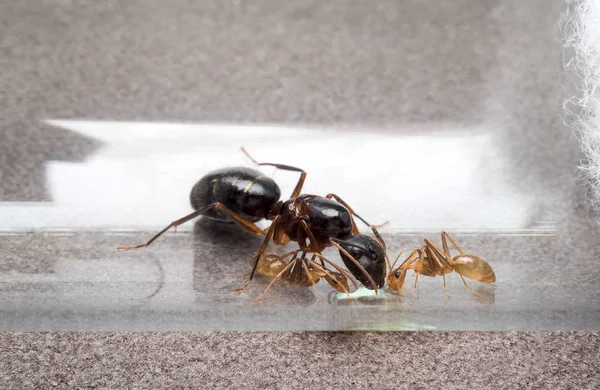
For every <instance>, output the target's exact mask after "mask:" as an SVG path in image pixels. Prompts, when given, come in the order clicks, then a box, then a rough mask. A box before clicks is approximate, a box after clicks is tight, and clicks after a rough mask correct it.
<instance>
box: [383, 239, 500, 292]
mask: <svg viewBox="0 0 600 390" xmlns="http://www.w3.org/2000/svg"><path fill="white" fill-rule="evenodd" d="M441 235H442V246H443V250H441V249H440V248H439V247H438V246H437V245H435V244H434V243H433V242H431V241H430V240H428V239H425V245H423V246H422V247H420V248H418V249H415V250H414V251H412V252H411V254H410V255H409V256H408V257H407V258H406V260H404V262H403V263H402V264H400V266H399V267H398V268H396V269H394V266H395V265H396V262H397V261H398V259H399V258H400V255H401V254H402V252H400V253H399V254H398V256H397V257H396V260H394V264H392V266H391V267H390V269H391V271H390V273H389V275H388V277H387V282H388V287H389V288H390V289H392V290H395V291H399V292H401V293H404V292H403V291H402V286H403V285H404V279H405V278H406V273H407V271H408V270H410V269H412V270H414V271H415V273H416V279H415V289H416V288H417V282H418V281H419V275H423V276H431V277H435V276H436V275H440V276H442V277H443V278H444V292H446V295H448V292H447V289H446V274H449V273H451V272H452V271H454V272H456V273H457V274H458V275H459V276H460V277H461V279H462V281H463V283H464V285H465V287H466V288H468V289H469V290H471V292H472V293H474V294H476V295H478V293H477V292H476V291H475V290H473V289H472V288H471V287H469V285H468V284H467V282H466V281H465V277H467V278H469V279H473V280H475V281H478V282H484V283H489V284H491V283H493V282H495V281H496V275H495V274H494V270H493V269H492V267H491V266H490V265H489V264H488V263H487V262H486V261H485V260H483V259H482V258H480V257H478V256H475V255H470V254H466V253H464V252H463V251H462V249H460V247H459V246H458V245H457V244H456V242H455V241H454V240H453V239H452V237H450V235H449V234H448V233H446V232H442V234H441ZM446 239H448V240H450V243H451V244H452V246H454V248H455V249H456V250H457V251H458V252H459V254H458V255H457V256H454V257H452V255H451V254H450V249H449V247H448V243H447V241H446Z"/></svg>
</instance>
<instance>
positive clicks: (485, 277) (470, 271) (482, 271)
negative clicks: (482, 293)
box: [453, 255, 496, 283]
mask: <svg viewBox="0 0 600 390" xmlns="http://www.w3.org/2000/svg"><path fill="white" fill-rule="evenodd" d="M453 261H454V264H453V267H454V270H455V271H458V273H460V274H461V275H463V276H465V277H467V278H469V279H473V280H476V281H478V282H485V283H493V282H495V281H496V274H495V273H494V270H493V269H492V267H491V266H490V265H489V264H488V263H487V261H485V260H483V259H482V258H480V257H478V256H475V255H458V256H456V257H455V258H454V259H453Z"/></svg>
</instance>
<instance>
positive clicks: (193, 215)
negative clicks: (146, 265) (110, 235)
mask: <svg viewBox="0 0 600 390" xmlns="http://www.w3.org/2000/svg"><path fill="white" fill-rule="evenodd" d="M212 208H215V209H217V210H221V211H223V212H224V213H225V214H227V215H229V216H230V217H231V218H232V219H233V220H234V221H235V222H237V223H238V224H239V225H240V226H241V227H243V228H244V229H246V230H247V231H249V232H251V233H254V234H257V235H263V234H265V233H264V231H263V230H262V229H261V228H259V227H258V226H256V225H255V224H254V223H253V222H250V221H248V220H246V219H244V217H241V216H239V215H237V214H236V213H234V212H233V211H231V210H229V209H228V208H227V207H225V206H224V205H223V204H222V203H211V204H209V205H206V206H204V207H201V208H199V209H198V210H196V211H194V212H193V213H191V214H189V215H186V216H185V217H183V218H180V219H178V220H176V221H173V222H171V223H170V224H169V225H168V226H167V227H166V228H164V229H163V230H161V231H160V232H158V234H156V235H155V236H154V237H152V238H151V239H150V241H148V242H147V243H145V244H140V245H136V246H118V247H117V250H120V251H126V250H131V249H138V248H143V247H146V246H148V245H150V244H152V242H154V240H156V239H157V238H158V237H160V236H162V235H163V234H164V233H165V232H166V231H167V230H169V229H170V228H176V227H177V226H179V225H183V224H184V223H186V222H188V221H190V220H192V219H194V218H196V217H198V216H200V215H202V214H203V213H205V212H206V211H208V210H210V209H212Z"/></svg>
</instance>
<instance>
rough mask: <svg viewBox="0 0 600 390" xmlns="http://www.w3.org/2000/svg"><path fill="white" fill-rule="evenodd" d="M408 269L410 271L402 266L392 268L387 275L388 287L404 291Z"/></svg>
mask: <svg viewBox="0 0 600 390" xmlns="http://www.w3.org/2000/svg"><path fill="white" fill-rule="evenodd" d="M406 271H408V269H407V268H400V267H398V268H396V269H394V270H392V271H391V272H390V273H389V275H388V277H387V282H388V287H389V288H390V289H392V290H394V291H402V286H403V285H404V279H405V278H406Z"/></svg>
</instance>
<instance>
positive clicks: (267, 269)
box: [254, 249, 356, 301]
mask: <svg viewBox="0 0 600 390" xmlns="http://www.w3.org/2000/svg"><path fill="white" fill-rule="evenodd" d="M299 253H301V254H300V256H298V254H299ZM290 256H291V257H290ZM288 257H290V259H289V261H288V260H287V258H288ZM317 257H318V258H319V259H320V260H321V262H322V264H323V262H327V263H328V264H330V265H331V266H333V267H334V268H335V269H336V271H332V270H329V269H327V267H326V266H325V265H324V264H323V265H319V264H318V263H316V262H315V260H316V258H317ZM256 272H257V273H259V274H262V275H266V276H271V277H273V280H272V281H271V283H269V285H268V286H267V288H265V289H264V290H263V291H262V293H260V295H259V296H258V297H256V298H254V300H255V301H258V300H260V299H261V298H262V297H263V296H265V294H266V293H267V291H269V289H270V288H271V287H272V286H273V285H274V284H275V282H277V281H278V280H281V281H283V282H284V283H286V284H289V285H291V286H296V287H310V286H312V287H313V288H314V289H315V293H316V295H317V297H320V294H319V290H317V288H316V284H317V283H318V282H319V280H321V279H325V280H326V281H327V283H329V285H330V286H331V287H333V289H334V290H336V291H337V292H342V293H346V294H348V295H350V287H349V285H348V279H350V280H351V281H352V283H353V284H354V287H356V283H355V282H354V280H353V279H352V276H351V275H349V273H348V271H344V270H343V269H342V268H340V267H339V266H337V265H336V264H334V263H333V262H331V261H330V260H328V259H327V258H325V257H324V256H323V255H321V254H320V253H314V254H313V256H312V257H311V258H310V259H308V258H307V257H306V252H304V251H302V249H296V250H295V251H291V252H288V253H286V254H283V255H276V254H273V253H267V254H265V255H263V257H261V259H260V260H259V265H258V267H257V268H256Z"/></svg>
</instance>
